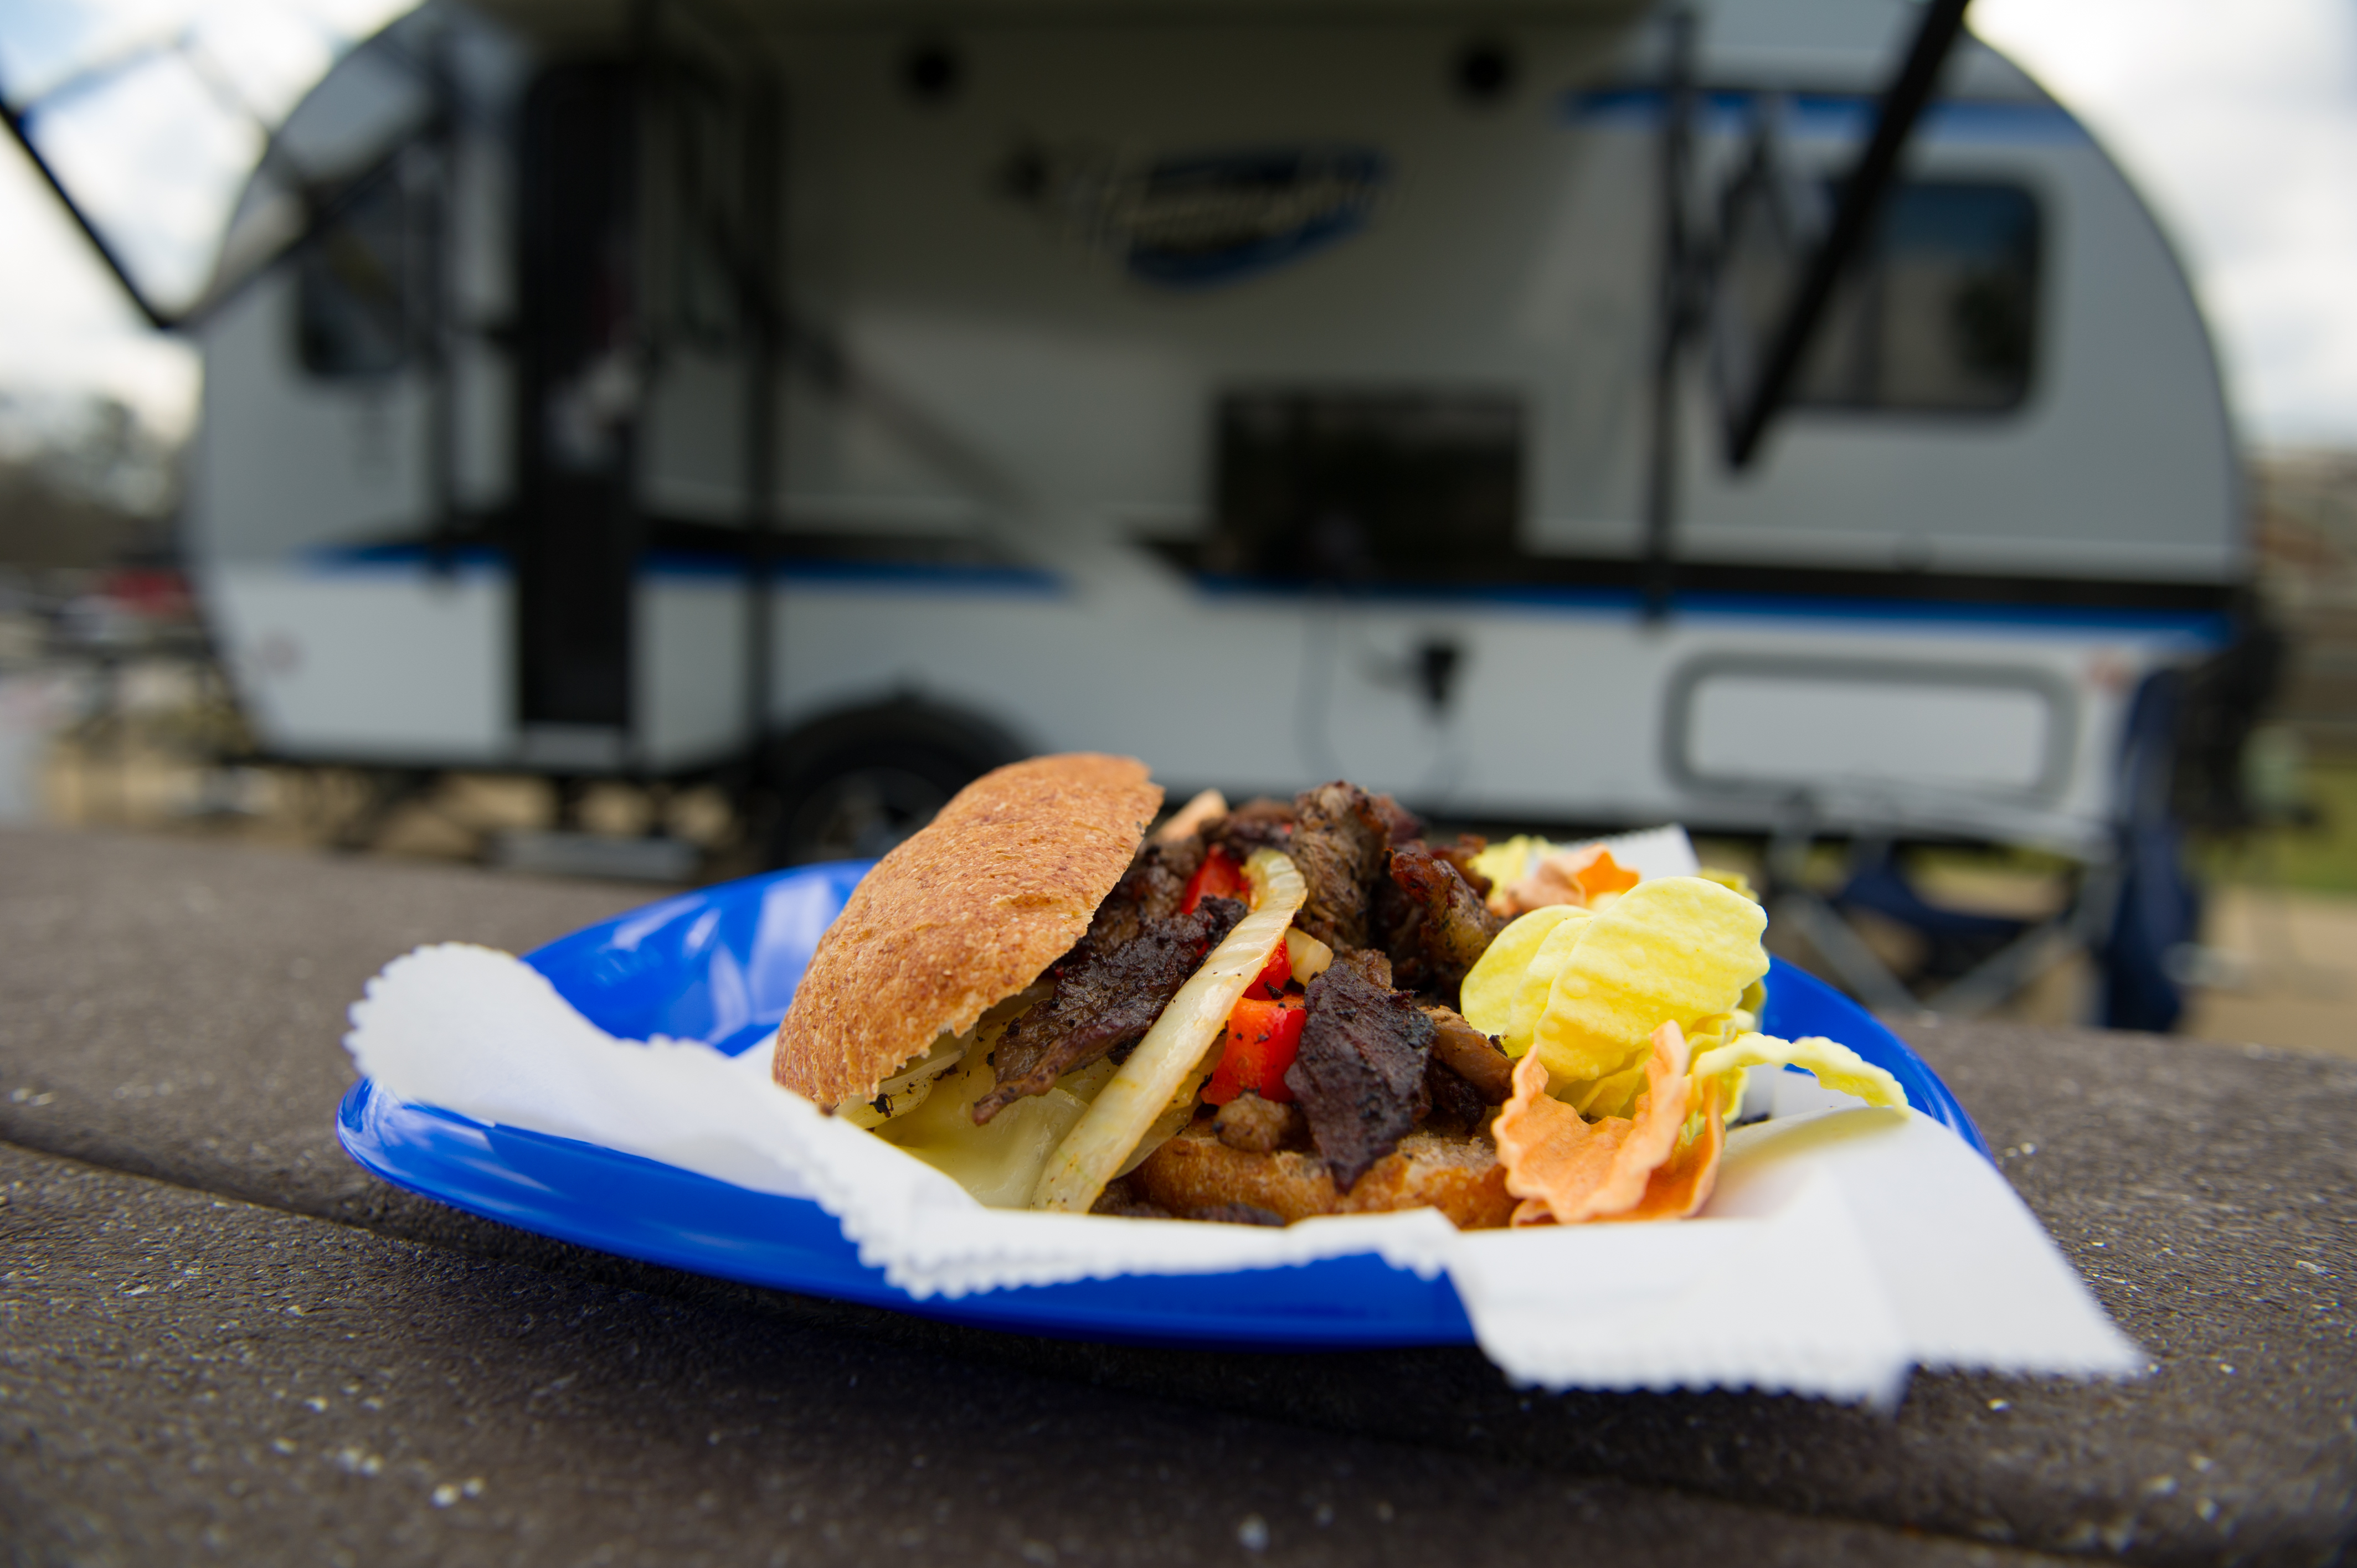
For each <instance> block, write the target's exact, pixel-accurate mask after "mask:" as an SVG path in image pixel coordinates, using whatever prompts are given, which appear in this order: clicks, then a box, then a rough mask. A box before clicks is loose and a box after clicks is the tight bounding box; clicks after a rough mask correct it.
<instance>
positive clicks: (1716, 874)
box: [1695, 865, 1760, 904]
mask: <svg viewBox="0 0 2357 1568" xmlns="http://www.w3.org/2000/svg"><path fill="white" fill-rule="evenodd" d="M1695 875H1696V876H1699V877H1701V878H1702V879H1703V880H1704V881H1706V882H1716V883H1717V884H1718V885H1719V886H1721V887H1725V888H1727V889H1729V890H1731V891H1733V892H1737V893H1740V894H1742V895H1743V896H1744V897H1746V898H1749V899H1750V900H1751V901H1752V902H1753V903H1754V904H1757V903H1758V902H1760V895H1759V894H1757V893H1754V892H1753V891H1752V890H1751V878H1749V876H1746V875H1743V873H1741V872H1739V871H1722V870H1721V869H1719V868H1718V867H1717V866H1715V865H1706V866H1704V867H1703V868H1702V869H1701V870H1700V871H1697V872H1695Z"/></svg>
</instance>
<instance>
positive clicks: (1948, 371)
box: [1727, 180, 2040, 413]
mask: <svg viewBox="0 0 2357 1568" xmlns="http://www.w3.org/2000/svg"><path fill="white" fill-rule="evenodd" d="M1838 196H1839V192H1838V190H1837V189H1828V190H1827V192H1826V194H1825V200H1826V204H1827V209H1828V210H1830V209H1831V207H1832V205H1833V203H1834V202H1835V200H1837V199H1838ZM2039 252H2040V220H2039V210H2038V203H2037V200H2036V199H2035V198H2033V197H2032V196H2031V195H2030V193H2029V191H2028V190H2026V189H2024V188H2021V187H2019V186H2016V185H2003V184H1996V183H1994V182H1986V183H1984V182H1966V181H1948V180H1921V181H1914V182H1910V183H1906V184H1902V185H1900V186H1899V187H1897V188H1894V189H1893V190H1892V191H1891V192H1890V195H1889V199H1888V202H1887V204H1886V206H1885V207H1884V209H1883V212H1882V216H1881V220H1880V222H1879V225H1878V232H1877V235H1876V238H1875V241H1874V242H1873V243H1872V244H1870V245H1869V246H1867V249H1866V251H1865V253H1864V254H1863V255H1862V256H1861V257H1860V258H1859V260H1858V262H1857V265H1856V266H1855V267H1854V268H1853V269H1852V271H1851V273H1850V274H1849V276H1848V277H1847V278H1846V280H1845V281H1844V282H1843V284H1842V285H1841V286H1840V288H1839V289H1838V290H1837V291H1836V292H1835V295H1834V300H1833V304H1832V306H1831V308H1830V309H1829V310H1828V311H1827V313H1826V316H1825V317H1824V322H1823V324H1822V325H1821V326H1820V327H1819V328H1818V332H1817V338H1816V342H1815V343H1814V344H1813V346H1812V348H1811V350H1810V354H1809V358H1808V360H1807V363H1806V364H1805V365H1804V367H1803V371H1802V374H1801V379H1800V381H1799V384H1798V385H1797V386H1796V387H1795V388H1794V389H1793V398H1792V401H1793V403H1794V404H1795V405H1797V406H1802V407H1809V408H1819V409H1844V410H1873V411H1883V412H1890V413H2000V412H2002V411H2004V410H2006V409H2009V408H2013V407H2015V406H2016V405H2018V403H2020V402H2021V401H2022V399H2023V398H2024V397H2025V396H2027V395H2028V393H2029V378H2030V372H2031V369H2032V365H2033V362H2034V360H2035V358H2036V348H2037V337H2038V271H2039ZM1800 259H1801V258H1800V257H1799V256H1798V255H1796V254H1794V255H1790V256H1788V257H1785V258H1779V261H1780V262H1781V263H1783V264H1760V262H1758V261H1755V260H1752V259H1751V258H1741V259H1738V262H1737V274H1736V275H1733V276H1731V277H1730V278H1729V279H1728V280H1727V281H1728V284H1729V287H1728V289H1727V302H1728V304H1729V305H1730V306H1732V307H1733V311H1734V314H1735V315H1736V316H1737V317H1738V320H1737V321H1735V322H1733V323H1730V325H1731V326H1733V327H1734V328H1736V330H1737V333H1738V336H1740V337H1743V338H1748V339H1749V343H1750V344H1751V345H1755V346H1757V345H1764V344H1765V342H1766V340H1767V338H1768V336H1769V335H1770V333H1772V332H1773V331H1774V330H1775V328H1776V326H1777V322H1778V319H1779V317H1780V314H1781V310H1782V308H1783V305H1784V301H1785V299H1786V298H1787V296H1788V294H1789V290H1790V287H1791V279H1792V277H1793V276H1794V275H1795V274H1796V273H1797V263H1798V262H1799V261H1800Z"/></svg>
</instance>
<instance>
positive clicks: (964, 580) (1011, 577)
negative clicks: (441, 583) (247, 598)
mask: <svg viewBox="0 0 2357 1568" xmlns="http://www.w3.org/2000/svg"><path fill="white" fill-rule="evenodd" d="M433 554H434V553H433V550H432V548H431V547H430V546H427V545H425V544H418V543H411V542H404V543H398V544H350V545H324V546H321V547H319V548H317V549H314V550H307V551H303V552H301V553H299V554H298V555H297V556H296V560H297V561H298V562H300V564H302V565H303V567H304V568H305V569H306V570H307V571H308V572H310V573H311V574H312V575H316V576H364V575H376V574H394V575H403V576H408V575H414V574H416V573H417V572H419V571H422V570H425V569H427V568H428V566H429V564H430V563H431V561H432V560H433ZM444 560H445V561H446V563H447V565H448V566H449V568H450V569H451V570H453V571H456V572H458V573H461V574H463V575H469V576H474V575H500V576H504V575H508V574H509V573H511V571H512V570H513V566H512V564H511V562H510V561H509V559H508V553H507V552H506V551H504V550H501V549H500V548H499V547H497V546H495V545H489V544H469V545H465V546H462V547H459V548H457V549H453V550H451V551H450V552H449V553H447V555H446V556H445V557H444ZM771 570H772V572H773V574H774V575H775V576H776V577H777V579H778V580H779V581H780V582H782V583H790V584H791V585H794V586H796V587H819V588H826V587H842V588H866V587H885V588H897V589H901V590H904V591H907V592H911V593H992V594H1018V595H1025V596H1039V597H1052V596H1060V595H1061V594H1062V593H1063V591H1064V580H1063V578H1062V577H1060V576H1059V575H1057V574H1055V573H1053V572H1044V571H1039V570H1038V569H1036V568H1032V567H1028V566H991V565H963V564H940V563H930V562H904V561H823V560H813V559H810V558H808V557H804V558H802V559H793V558H785V559H780V560H779V561H777V562H776V563H775V564H773V566H772V568H771ZM747 573H748V566H747V564H746V563H745V562H744V561H743V560H742V559H741V558H737V557H733V556H728V555H717V554H703V553H695V552H687V551H667V550H666V551H649V552H647V553H645V554H644V555H642V556H640V560H639V573H638V575H639V576H640V577H641V578H650V579H659V580H662V581H666V582H678V581H683V580H687V581H695V580H702V581H707V582H709V581H723V582H740V583H741V582H743V581H744V580H745V577H746V575H747Z"/></svg>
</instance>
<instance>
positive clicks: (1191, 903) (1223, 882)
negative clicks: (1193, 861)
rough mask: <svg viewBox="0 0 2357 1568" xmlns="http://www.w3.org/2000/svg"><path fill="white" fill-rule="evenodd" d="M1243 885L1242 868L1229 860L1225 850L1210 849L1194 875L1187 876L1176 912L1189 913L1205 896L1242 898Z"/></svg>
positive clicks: (1192, 911) (1193, 910)
mask: <svg viewBox="0 0 2357 1568" xmlns="http://www.w3.org/2000/svg"><path fill="white" fill-rule="evenodd" d="M1244 886H1245V885H1244V868H1243V866H1241V865H1237V864H1236V863H1235V862H1234V861H1232V860H1230V859H1229V858H1228V856H1227V854H1226V852H1225V851H1222V850H1216V849H1215V850H1212V851H1211V853H1210V854H1206V855H1204V856H1203V864H1202V865H1199V866H1197V867H1196V868H1195V875H1192V876H1190V877H1189V878H1187V889H1186V891H1185V892H1184V893H1182V894H1180V895H1179V913H1180V914H1182V915H1191V914H1193V913H1194V912H1195V906H1196V905H1198V904H1200V903H1201V902H1202V901H1203V900H1204V899H1206V898H1242V897H1244Z"/></svg>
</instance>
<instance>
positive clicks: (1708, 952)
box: [1508, 876, 1768, 1082]
mask: <svg viewBox="0 0 2357 1568" xmlns="http://www.w3.org/2000/svg"><path fill="white" fill-rule="evenodd" d="M1526 918H1527V917H1526ZM1767 924H1768V916H1767V912H1766V911H1765V910H1763V909H1761V908H1760V906H1759V905H1757V904H1755V903H1753V902H1751V901H1750V900H1749V899H1748V898H1746V897H1743V896H1742V895H1740V894H1738V893H1735V892H1731V891H1729V890H1728V889H1727V888H1725V887H1722V886H1719V885H1718V884H1717V883H1715V882H1706V881H1704V880H1703V879H1702V878H1701V877H1699V876H1663V877H1656V878H1654V879H1653V880H1652V881H1650V882H1641V883H1639V884H1638V885H1637V886H1634V887H1632V888H1631V889H1630V890H1629V891H1628V892H1626V893H1624V894H1622V895H1621V896H1620V898H1619V899H1618V900H1617V901H1616V902H1614V904H1613V905H1612V907H1611V908H1609V909H1606V910H1605V911H1603V912H1602V913H1601V914H1598V915H1597V916H1596V917H1595V918H1592V919H1590V920H1587V922H1585V923H1584V924H1583V925H1581V926H1580V927H1578V928H1577V929H1573V930H1571V931H1570V932H1569V935H1570V936H1571V938H1572V939H1574V940H1573V945H1572V946H1571V950H1570V952H1569V953H1568V955H1567V956H1566V958H1565V959H1564V960H1563V961H1562V963H1561V965H1560V967H1559V968H1558V969H1557V970H1556V971H1555V974H1554V977H1553V979H1552V980H1551V981H1550V983H1549V989H1548V993H1547V998H1546V1003H1545V1005H1544V1009H1543V1010H1541V1011H1540V1013H1539V1014H1538V1015H1537V1017H1536V1018H1535V1019H1534V1022H1533V1026H1532V1047H1533V1048H1535V1049H1536V1050H1537V1052H1538V1054H1539V1055H1540V1056H1541V1057H1542V1058H1544V1060H1545V1062H1546V1066H1547V1071H1548V1072H1549V1073H1550V1074H1551V1075H1553V1077H1554V1078H1555V1079H1556V1080H1557V1081H1561V1082H1579V1081H1583V1080H1589V1079H1599V1078H1603V1077H1606V1076H1608V1075H1609V1074H1611V1073H1615V1072H1619V1071H1620V1070H1621V1069H1623V1068H1625V1067H1628V1066H1629V1065H1630V1064H1631V1063H1632V1062H1635V1061H1637V1060H1638V1059H1640V1058H1641V1057H1642V1055H1643V1053H1644V1049H1645V1042H1646V1040H1647V1039H1648V1038H1649V1037H1650V1036H1652V1033H1653V1031H1654V1030H1655V1029H1656V1028H1658V1027H1660V1026H1662V1025H1663V1024H1664V1023H1674V1024H1676V1025H1678V1026H1680V1027H1681V1028H1684V1027H1685V1026H1688V1025H1692V1024H1695V1023H1697V1022H1699V1021H1700V1020H1702V1019H1706V1018H1709V1017H1711V1016H1713V1015H1716V1014H1721V1013H1729V1012H1732V1011H1733V1010H1734V1009H1735V1006H1736V1004H1737V1003H1738V1001H1740V1000H1741V998H1742V996H1743V993H1744V991H1745V989H1746V988H1747V987H1749V985H1750V984H1751V983H1752V982H1754V981H1756V980H1758V979H1759V978H1760V976H1761V975H1763V974H1765V973H1766V972H1768V954H1767V952H1766V950H1764V949H1762V948H1761V947H1760V932H1761V931H1762V930H1764V929H1766V928H1767ZM1565 936H1566V928H1565V927H1562V926H1558V927H1557V928H1556V929H1555V931H1553V932H1550V933H1549V934H1548V937H1547V939H1546V940H1544V941H1543V942H1541V943H1540V944H1539V951H1538V953H1536V954H1534V955H1533V961H1532V965H1531V968H1532V970H1533V971H1535V970H1536V969H1537V968H1538V966H1539V964H1540V963H1541V962H1542V961H1544V959H1545V958H1546V957H1547V956H1549V955H1548V949H1549V948H1550V947H1552V946H1554V945H1555V943H1556V942H1557V941H1558V940H1559V939H1562V938H1564V937H1565ZM1526 984H1527V982H1526ZM1519 1000H1520V998H1519V995H1518V997H1517V1002H1518V1004H1519ZM1517 1011H1518V1012H1519V1006H1518V1008H1517ZM1508 1048H1509V1049H1512V1046H1511V1044H1510V1045H1509V1047H1508Z"/></svg>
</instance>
